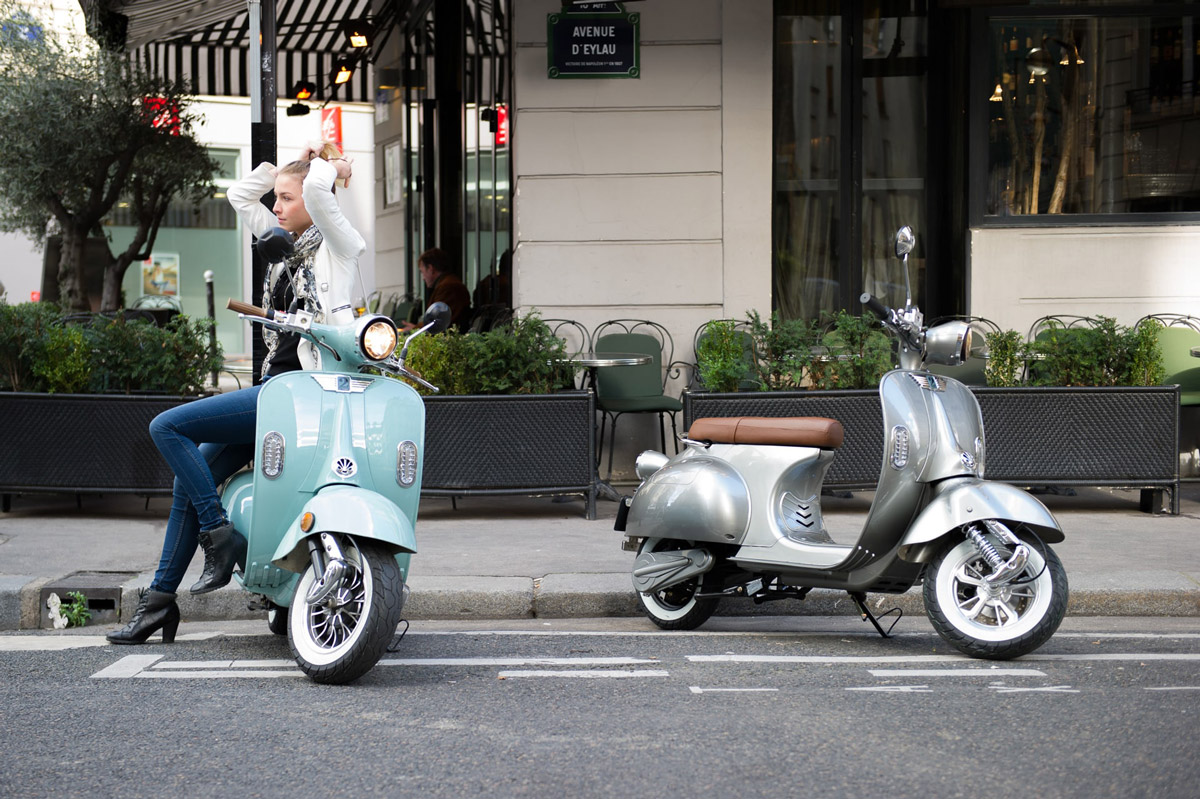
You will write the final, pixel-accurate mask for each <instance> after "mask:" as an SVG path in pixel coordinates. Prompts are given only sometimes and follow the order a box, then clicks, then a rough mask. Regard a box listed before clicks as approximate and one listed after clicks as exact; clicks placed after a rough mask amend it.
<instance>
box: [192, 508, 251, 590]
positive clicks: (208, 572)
mask: <svg viewBox="0 0 1200 799" xmlns="http://www.w3.org/2000/svg"><path fill="white" fill-rule="evenodd" d="M199 539H200V546H201V547H202V548H203V549H204V573H203V574H202V575H200V579H199V580H198V581H197V582H196V584H195V585H193V586H192V588H191V591H192V593H193V594H207V593H208V592H209V591H216V590H217V589H218V588H221V587H222V586H225V585H228V584H229V580H230V578H231V577H233V567H234V565H235V564H237V563H244V562H245V560H246V539H245V538H243V537H242V534H241V533H239V532H238V531H237V530H235V529H233V525H232V524H230V523H229V522H226V523H225V524H223V525H221V526H220V527H218V528H216V529H215V530H207V531H205V530H201V531H200V535H199Z"/></svg>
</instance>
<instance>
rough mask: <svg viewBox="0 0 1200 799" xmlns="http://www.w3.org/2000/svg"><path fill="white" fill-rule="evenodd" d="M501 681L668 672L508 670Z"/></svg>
mask: <svg viewBox="0 0 1200 799" xmlns="http://www.w3.org/2000/svg"><path fill="white" fill-rule="evenodd" d="M497 676H498V677H499V679H501V680H511V679H521V678H526V677H561V678H567V679H571V678H579V679H585V680H592V679H604V678H614V679H623V678H624V679H630V678H633V679H637V678H642V677H670V676H671V674H670V672H668V671H666V670H665V669H574V670H570V671H568V670H565V669H564V670H558V671H555V670H552V669H528V670H522V671H516V670H509V671H502V672H500V673H499V674H498V675H497Z"/></svg>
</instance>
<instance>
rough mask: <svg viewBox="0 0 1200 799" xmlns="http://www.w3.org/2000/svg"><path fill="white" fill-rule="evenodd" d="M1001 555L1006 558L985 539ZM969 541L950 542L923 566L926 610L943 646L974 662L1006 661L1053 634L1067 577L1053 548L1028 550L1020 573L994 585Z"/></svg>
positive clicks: (1063, 603) (1062, 609)
mask: <svg viewBox="0 0 1200 799" xmlns="http://www.w3.org/2000/svg"><path fill="white" fill-rule="evenodd" d="M989 540H991V541H992V544H993V546H995V547H996V548H997V549H998V550H999V551H1000V552H1001V554H1002V555H1005V556H1007V554H1010V553H1008V552H1007V550H1006V549H1005V548H1004V547H1003V545H1002V544H1001V543H1000V542H999V541H997V540H996V539H994V538H991V537H989ZM990 572H991V569H990V568H989V567H988V564H987V561H986V560H985V559H984V558H983V556H982V555H980V554H979V551H978V550H977V549H976V548H975V545H974V544H973V543H971V542H970V541H959V542H958V543H950V544H948V545H947V546H946V548H945V549H943V550H942V552H941V553H940V554H939V555H937V556H936V557H935V558H934V559H933V560H932V561H931V562H930V563H929V565H928V566H927V567H926V572H925V588H924V597H925V612H926V613H927V614H928V615H929V620H930V621H931V622H932V623H933V628H934V629H935V630H937V632H938V635H940V636H941V637H942V638H943V639H944V640H945V641H946V642H947V643H949V644H950V645H951V646H953V647H954V648H955V649H957V650H959V651H960V652H963V653H964V654H967V655H970V656H971V657H977V658H988V659H991V660H1008V659H1009V658H1015V657H1020V656H1021V655H1025V654H1028V653H1030V652H1032V651H1033V650H1035V649H1037V648H1038V647H1039V646H1041V645H1042V644H1044V643H1046V641H1048V640H1049V639H1050V636H1052V635H1054V631H1055V630H1057V629H1058V625H1059V624H1060V623H1061V622H1062V619H1063V615H1064V614H1065V613H1066V610H1067V593H1068V589H1067V573H1066V571H1065V570H1064V569H1063V565H1062V561H1060V560H1059V559H1058V555H1056V554H1054V550H1052V549H1050V547H1048V546H1046V545H1044V544H1043V545H1039V546H1036V547H1030V555H1029V560H1028V562H1027V563H1026V565H1025V570H1024V571H1023V572H1021V573H1020V574H1018V575H1016V576H1015V577H1013V578H1012V579H1011V580H1009V581H1007V582H1005V583H1003V584H998V585H995V586H991V585H988V583H987V581H986V580H985V579H984V577H985V576H987V575H988V574H989V573H990Z"/></svg>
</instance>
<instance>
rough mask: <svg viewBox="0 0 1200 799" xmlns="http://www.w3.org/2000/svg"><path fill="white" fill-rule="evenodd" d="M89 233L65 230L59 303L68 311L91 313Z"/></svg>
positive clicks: (61, 256) (59, 280) (60, 256)
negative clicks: (89, 298) (88, 277)
mask: <svg viewBox="0 0 1200 799" xmlns="http://www.w3.org/2000/svg"><path fill="white" fill-rule="evenodd" d="M86 267H87V231H86V230H82V231H81V230H75V229H72V228H67V227H64V228H63V233H62V253H61V254H60V255H59V260H58V303H59V305H61V306H62V308H63V309H64V310H67V311H85V312H86V311H90V310H92V308H91V303H90V302H89V301H88V291H87V276H86V275H87V273H86Z"/></svg>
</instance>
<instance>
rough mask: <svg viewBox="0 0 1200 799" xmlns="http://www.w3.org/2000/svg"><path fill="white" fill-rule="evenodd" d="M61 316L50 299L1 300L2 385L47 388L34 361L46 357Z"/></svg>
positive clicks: (20, 388) (6, 387)
mask: <svg viewBox="0 0 1200 799" xmlns="http://www.w3.org/2000/svg"><path fill="white" fill-rule="evenodd" d="M59 319H60V313H59V310H58V307H57V306H55V305H52V304H50V303H39V302H23V303H20V304H18V305H4V304H0V389H3V390H6V391H45V390H46V385H45V379H44V378H42V377H41V376H39V375H38V374H37V373H36V372H35V371H34V364H37V363H41V362H42V360H43V359H44V358H45V349H46V341H47V338H48V337H49V335H50V331H51V330H52V329H53V328H54V326H55V325H56V324H58V320H59Z"/></svg>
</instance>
